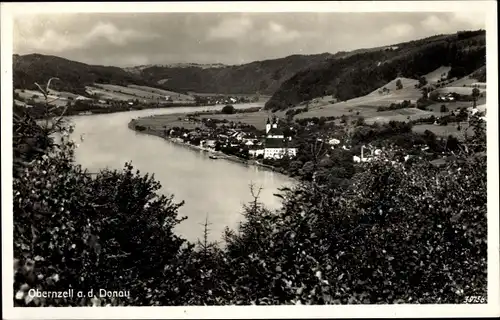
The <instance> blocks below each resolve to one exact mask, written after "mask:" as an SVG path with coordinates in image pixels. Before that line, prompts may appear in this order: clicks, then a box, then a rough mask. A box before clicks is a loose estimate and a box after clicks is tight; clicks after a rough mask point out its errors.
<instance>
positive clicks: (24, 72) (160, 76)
mask: <svg viewBox="0 0 500 320" xmlns="http://www.w3.org/2000/svg"><path fill="white" fill-rule="evenodd" d="M346 54H350V53H347V52H340V53H337V54H335V55H332V54H330V53H322V54H316V55H291V56H288V57H284V58H279V59H271V60H264V61H255V62H251V63H248V64H243V65H233V66H216V67H206V66H202V65H200V66H196V65H180V66H177V65H171V66H155V65H152V66H145V67H135V68H127V69H122V68H118V67H106V66H97V65H88V64H85V63H81V62H76V61H71V60H67V59H64V58H60V57H56V56H49V55H42V54H29V55H22V56H20V55H14V57H13V67H14V87H15V88H19V89H21V88H24V89H36V87H35V85H34V82H38V83H45V82H46V81H47V79H49V78H50V77H59V78H61V79H64V81H58V82H57V83H54V84H53V87H54V89H56V90H61V91H69V92H74V93H80V94H83V93H84V88H85V86H87V85H92V84H93V83H94V82H98V83H110V84H117V85H127V84H138V85H148V86H152V87H157V88H162V89H167V90H172V91H176V92H188V91H194V92H200V93H230V94H234V93H254V92H260V93H262V94H272V93H273V92H274V91H275V90H277V89H278V88H279V86H280V85H281V84H282V83H283V82H284V81H285V80H287V79H288V78H290V77H291V76H293V75H294V74H295V73H297V72H299V71H300V70H302V69H305V68H309V67H311V66H314V65H318V64H319V65H321V64H322V63H325V62H327V61H328V60H329V59H333V58H336V57H339V56H343V55H346Z"/></svg>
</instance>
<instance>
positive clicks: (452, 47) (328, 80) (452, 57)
mask: <svg viewBox="0 0 500 320" xmlns="http://www.w3.org/2000/svg"><path fill="white" fill-rule="evenodd" d="M485 48H486V45H485V33H484V31H477V32H466V33H458V34H453V35H443V36H438V37H431V38H426V39H422V40H417V41H412V42H408V43H403V44H399V45H398V49H397V50H392V51H387V50H379V51H371V52H365V53H360V54H356V55H352V56H350V57H347V58H340V59H334V60H330V61H329V63H327V64H324V65H321V66H315V67H312V68H309V69H307V70H303V71H301V72H298V73H297V74H295V75H294V76H293V77H291V78H290V79H289V80H287V81H285V82H284V83H283V84H282V85H281V87H280V88H279V90H277V91H276V92H275V93H274V95H273V96H272V97H271V99H270V100H269V101H268V103H267V104H266V108H267V109H273V110H276V109H287V108H290V107H291V106H295V105H297V104H299V103H300V102H302V101H307V100H311V99H313V98H318V97H324V96H335V97H336V98H338V99H340V100H351V99H353V98H356V97H360V96H365V95H367V94H369V93H370V92H372V91H374V90H376V88H378V87H380V86H382V85H384V84H386V83H387V82H389V81H391V80H393V79H395V78H396V77H405V78H413V79H418V77H420V76H424V75H428V76H429V78H433V77H435V75H434V74H439V75H440V74H442V73H444V71H446V70H447V68H443V66H444V65H448V66H452V67H453V68H455V69H456V70H459V69H461V70H462V71H461V72H464V71H465V72H469V73H470V72H472V71H474V70H476V69H477V68H479V67H481V66H482V65H484V64H485V56H486V54H485ZM436 69H437V70H436ZM455 74H458V71H457V72H455Z"/></svg>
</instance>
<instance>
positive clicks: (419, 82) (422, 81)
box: [418, 77, 427, 87]
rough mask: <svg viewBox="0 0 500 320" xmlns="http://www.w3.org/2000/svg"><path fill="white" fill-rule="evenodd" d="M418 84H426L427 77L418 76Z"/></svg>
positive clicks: (421, 85)
mask: <svg viewBox="0 0 500 320" xmlns="http://www.w3.org/2000/svg"><path fill="white" fill-rule="evenodd" d="M418 84H419V86H420V87H423V86H425V85H426V84H427V79H426V78H425V77H420V78H419V79H418Z"/></svg>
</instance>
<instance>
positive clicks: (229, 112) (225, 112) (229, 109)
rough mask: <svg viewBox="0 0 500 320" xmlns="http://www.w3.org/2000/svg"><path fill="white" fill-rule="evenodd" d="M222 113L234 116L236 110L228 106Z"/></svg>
mask: <svg viewBox="0 0 500 320" xmlns="http://www.w3.org/2000/svg"><path fill="white" fill-rule="evenodd" d="M221 111H222V113H224V114H233V113H234V112H235V108H234V107H233V106H232V105H226V106H224V107H223V108H222V110H221Z"/></svg>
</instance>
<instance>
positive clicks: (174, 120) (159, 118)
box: [135, 114, 200, 130]
mask: <svg viewBox="0 0 500 320" xmlns="http://www.w3.org/2000/svg"><path fill="white" fill-rule="evenodd" d="M185 117H186V115H185V114H164V115H155V116H149V117H145V118H139V119H136V120H135V121H136V122H135V123H136V124H138V125H141V126H144V127H150V128H151V130H163V127H164V126H166V127H167V128H173V127H183V128H186V129H188V130H193V129H195V128H196V127H200V124H199V123H194V122H189V121H184V119H185ZM179 119H180V120H179Z"/></svg>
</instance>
